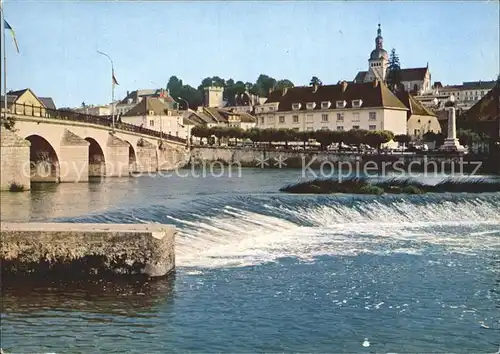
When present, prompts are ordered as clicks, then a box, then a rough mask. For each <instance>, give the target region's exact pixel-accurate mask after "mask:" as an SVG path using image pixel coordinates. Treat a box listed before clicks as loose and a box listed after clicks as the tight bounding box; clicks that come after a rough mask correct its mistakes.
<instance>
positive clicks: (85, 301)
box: [1, 273, 175, 317]
mask: <svg viewBox="0 0 500 354" xmlns="http://www.w3.org/2000/svg"><path fill="white" fill-rule="evenodd" d="M174 282H175V273H172V274H170V275H168V276H167V277H165V278H161V279H145V278H127V277H125V278H118V279H116V278H115V279H109V280H104V279H85V280H78V281H74V280H73V281H70V280H65V281H49V280H34V279H30V278H26V279H21V280H20V279H15V280H7V281H5V279H4V281H3V286H2V300H3V301H2V307H1V309H2V311H1V312H2V314H12V313H16V314H17V315H16V316H19V315H20V314H26V315H29V316H32V315H33V313H39V312H40V311H51V312H52V311H63V312H74V311H81V312H86V313H97V314H105V315H118V316H120V315H121V316H126V317H144V316H148V313H153V312H156V311H155V306H156V305H159V304H161V305H162V306H165V305H166V306H169V305H171V303H172V301H173V295H174Z"/></svg>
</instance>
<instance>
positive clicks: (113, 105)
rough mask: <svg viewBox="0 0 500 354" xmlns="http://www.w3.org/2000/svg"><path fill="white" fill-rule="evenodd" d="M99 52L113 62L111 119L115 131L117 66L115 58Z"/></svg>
mask: <svg viewBox="0 0 500 354" xmlns="http://www.w3.org/2000/svg"><path fill="white" fill-rule="evenodd" d="M97 53H98V54H100V55H104V56H105V57H106V58H108V59H109V61H110V62H111V119H112V122H113V133H114V132H115V68H114V64H113V59H111V57H110V56H109V55H107V54H106V53H103V52H100V51H97Z"/></svg>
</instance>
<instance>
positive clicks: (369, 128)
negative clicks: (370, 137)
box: [368, 125, 377, 130]
mask: <svg viewBox="0 0 500 354" xmlns="http://www.w3.org/2000/svg"><path fill="white" fill-rule="evenodd" d="M368 130H377V126H376V125H369V126H368Z"/></svg>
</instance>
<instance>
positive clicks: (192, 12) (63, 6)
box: [4, 0, 500, 107]
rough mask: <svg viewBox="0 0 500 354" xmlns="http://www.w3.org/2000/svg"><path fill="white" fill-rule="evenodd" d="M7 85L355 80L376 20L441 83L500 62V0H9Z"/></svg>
mask: <svg viewBox="0 0 500 354" xmlns="http://www.w3.org/2000/svg"><path fill="white" fill-rule="evenodd" d="M4 8H5V14H6V19H7V21H8V22H9V23H10V25H11V26H12V27H13V28H14V29H15V31H16V37H17V40H18V42H19V46H20V50H21V54H20V55H18V54H16V51H15V47H14V45H13V44H12V41H11V40H10V38H9V37H7V55H8V65H7V67H8V83H7V89H8V90H10V89H13V90H14V89H21V88H25V87H29V88H31V89H33V90H34V92H35V93H36V94H37V95H39V96H52V97H53V98H54V100H55V102H56V105H57V106H58V107H62V106H78V105H80V103H81V102H82V101H85V102H86V103H87V104H90V103H93V104H101V103H106V102H109V101H110V98H111V97H110V96H111V92H110V91H111V88H110V78H109V76H110V73H109V71H110V67H109V62H108V60H107V59H106V58H105V57H102V56H100V55H98V54H97V53H96V50H100V51H104V52H107V53H108V54H109V55H111V57H112V58H113V60H114V63H115V73H116V77H117V79H118V82H119V84H120V85H119V86H118V87H117V90H116V96H117V98H121V97H123V96H124V95H125V94H126V91H127V90H135V89H137V88H154V87H165V86H166V83H167V82H168V79H169V77H170V76H172V75H176V76H177V77H179V78H181V79H183V81H184V82H185V83H188V84H190V85H192V86H194V87H197V86H198V85H199V84H200V81H201V80H202V79H203V78H204V77H207V76H213V75H218V76H220V77H223V78H225V79H228V78H233V79H235V80H242V81H252V82H254V81H255V80H256V78H257V76H258V75H259V74H261V73H264V74H267V75H270V76H272V77H274V78H276V79H284V78H287V79H290V80H292V82H294V83H295V85H304V84H307V83H308V82H309V80H310V78H311V77H312V76H313V75H314V76H318V77H319V78H320V79H321V80H322V81H323V82H324V83H325V84H328V83H336V82H337V81H339V80H342V79H347V80H352V79H353V78H354V76H355V75H356V73H357V72H358V71H359V70H366V68H367V59H368V56H369V53H370V51H371V50H372V49H373V47H374V38H375V36H376V29H377V23H378V22H379V21H380V22H381V24H382V31H383V32H382V34H383V37H384V48H385V49H386V50H387V51H390V49H391V48H393V47H394V48H396V51H397V53H398V54H399V57H400V60H401V64H402V67H419V66H425V65H426V64H427V62H429V66H430V70H431V74H432V80H433V81H441V82H443V83H445V84H457V83H461V82H462V81H473V80H492V79H494V78H496V76H497V74H498V72H499V66H500V64H499V42H500V39H499V20H498V18H499V3H498V1H464V2H452V1H442V2H439V1H383V2H377V1H356V2H354V1H352V2H351V1H350V2H347V1H320V2H309V1H295V2H293V1H290V2H286V1H280V2H270V1H269V2H267V1H260V2H251V1H238V2H236V1H235V2H227V1H220V2H216V1H213V2H212V1H206V2H205V1H203V2H202V1H193V2H187V1H186V2H173V1H167V2H163V1H149V2H131V1H127V2H125V1H74V2H70V1H42V0H37V1H33V0H31V1H30V0H17V1H16V0H6V1H5V2H4Z"/></svg>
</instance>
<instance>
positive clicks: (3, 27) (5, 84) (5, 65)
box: [0, 0, 7, 122]
mask: <svg viewBox="0 0 500 354" xmlns="http://www.w3.org/2000/svg"><path fill="white" fill-rule="evenodd" d="M0 12H1V13H2V20H1V21H2V27H1V28H2V44H3V45H2V48H3V119H4V122H5V121H7V50H6V48H7V46H6V42H5V14H4V11H3V1H2V0H0Z"/></svg>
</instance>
